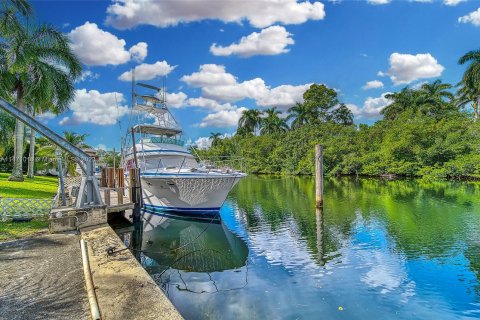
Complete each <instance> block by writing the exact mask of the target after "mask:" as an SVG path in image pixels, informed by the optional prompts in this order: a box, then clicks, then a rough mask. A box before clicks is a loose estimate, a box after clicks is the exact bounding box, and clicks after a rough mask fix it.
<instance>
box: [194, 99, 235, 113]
mask: <svg viewBox="0 0 480 320" xmlns="http://www.w3.org/2000/svg"><path fill="white" fill-rule="evenodd" d="M187 103H188V105H189V106H190V107H198V108H203V109H207V110H213V111H221V110H233V109H235V108H236V107H235V106H234V105H231V104H230V103H223V104H221V103H219V102H218V101H215V100H212V99H208V98H204V97H199V98H190V99H188V102H187Z"/></svg>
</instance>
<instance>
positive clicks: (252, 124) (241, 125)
mask: <svg viewBox="0 0 480 320" xmlns="http://www.w3.org/2000/svg"><path fill="white" fill-rule="evenodd" d="M261 115H262V112H261V111H260V110H257V109H250V110H245V111H243V112H242V116H241V117H240V119H239V120H238V129H239V131H241V132H242V133H253V134H255V133H256V132H257V129H258V128H259V127H260V124H261V123H262V117H261Z"/></svg>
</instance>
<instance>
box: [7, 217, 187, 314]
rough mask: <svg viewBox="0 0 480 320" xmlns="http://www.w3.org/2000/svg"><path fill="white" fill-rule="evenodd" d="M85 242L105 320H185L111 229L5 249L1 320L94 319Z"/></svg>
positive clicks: (15, 244)
mask: <svg viewBox="0 0 480 320" xmlns="http://www.w3.org/2000/svg"><path fill="white" fill-rule="evenodd" d="M81 238H83V239H84V240H85V241H86V243H87V249H88V254H89V259H90V270H91V274H92V278H93V285H94V288H95V293H96V297H97V301H98V305H99V309H100V314H101V318H102V319H103V320H108V319H131V320H135V319H139V320H140V319H142V320H143V319H168V320H176V319H182V317H181V315H180V314H179V313H178V311H177V310H176V309H175V307H174V306H173V305H172V303H171V302H170V300H168V298H167V297H166V295H165V294H164V293H163V292H162V290H161V289H160V288H159V287H158V286H157V284H156V283H155V282H154V281H153V279H152V278H151V277H150V275H149V274H148V273H147V272H146V271H145V270H144V269H143V268H142V266H141V265H140V263H139V262H138V261H137V260H136V259H135V257H134V256H133V255H132V253H131V252H130V251H129V250H125V249H126V247H125V245H124V244H123V242H122V241H121V240H120V238H119V237H118V236H117V234H116V233H115V232H114V231H113V229H112V228H111V227H110V226H109V225H107V224H105V225H102V226H96V227H91V228H89V229H83V230H81V235H77V234H75V233H63V234H47V235H40V236H35V237H32V238H28V239H22V240H16V241H11V242H5V243H0V319H9V320H12V319H82V320H83V319H90V306H89V303H88V298H87V293H86V289H85V277H84V274H83V268H82V257H81V250H80V244H79V242H80V239H81ZM108 248H115V251H117V250H121V251H120V252H117V253H114V254H113V255H109V254H108V253H107V249H108ZM122 249H123V250H122Z"/></svg>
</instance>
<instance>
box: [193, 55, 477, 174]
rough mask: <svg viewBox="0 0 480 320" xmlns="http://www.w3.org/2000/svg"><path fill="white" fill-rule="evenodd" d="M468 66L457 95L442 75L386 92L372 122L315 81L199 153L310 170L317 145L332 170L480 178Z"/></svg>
mask: <svg viewBox="0 0 480 320" xmlns="http://www.w3.org/2000/svg"><path fill="white" fill-rule="evenodd" d="M472 55H473V54H472V53H468V54H467V55H466V56H472ZM474 57H475V59H476V60H474V62H472V65H475V64H480V53H478V54H477V55H474ZM463 59H464V58H463V57H462V59H461V60H460V62H463V61H464V60H463ZM469 69H470V67H469V68H468V69H467V72H466V73H465V76H464V79H463V80H462V82H461V83H460V84H459V86H458V90H457V93H456V95H454V94H453V93H452V91H453V87H452V85H450V84H446V83H442V82H441V81H440V80H436V81H434V82H432V83H425V84H423V85H422V86H421V87H419V88H409V87H405V88H403V89H402V90H400V91H398V92H394V93H389V94H386V95H385V98H386V99H389V103H388V104H387V106H386V107H385V108H383V110H382V111H381V114H382V115H383V119H381V120H379V121H377V122H375V123H374V124H373V125H366V124H359V125H355V124H353V114H352V112H351V111H350V110H349V109H348V108H347V107H346V106H345V105H344V104H342V103H341V102H340V101H339V100H338V97H337V93H336V92H335V90H333V89H331V88H328V87H326V86H325V85H316V84H314V85H312V86H311V87H310V89H308V90H307V91H306V92H305V93H304V102H303V103H297V104H296V105H295V106H294V107H292V108H290V109H289V111H288V113H287V115H286V117H284V118H281V116H280V114H279V112H276V110H275V109H269V110H267V111H266V112H265V113H262V112H260V111H259V110H247V111H245V112H244V113H243V115H242V117H241V118H240V121H239V128H238V130H237V133H236V134H235V135H234V136H232V137H226V138H223V139H220V138H219V136H218V135H215V136H214V135H213V134H212V142H214V143H212V146H211V147H210V148H209V149H208V150H198V152H199V154H200V156H201V157H202V156H203V157H230V156H236V157H243V158H244V159H245V164H246V167H247V169H248V171H249V172H251V173H258V174H293V175H310V174H312V173H313V171H314V161H313V158H314V146H315V144H322V145H323V146H324V148H325V151H324V165H325V172H326V173H328V174H330V175H365V176H382V175H393V176H406V177H422V178H424V179H446V178H449V179H478V178H480V154H479V151H480V149H479V143H480V127H479V123H478V122H477V121H476V120H477V118H478V107H477V99H478V97H479V96H480V89H476V88H477V87H479V88H480V86H479V85H473V84H470V82H471V81H474V80H471V79H470V78H468V77H469ZM478 79H480V75H478ZM477 83H480V80H478V81H477ZM274 118H275V119H274ZM287 124H289V126H287Z"/></svg>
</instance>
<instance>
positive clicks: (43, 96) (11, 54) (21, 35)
mask: <svg viewBox="0 0 480 320" xmlns="http://www.w3.org/2000/svg"><path fill="white" fill-rule="evenodd" d="M0 36H1V37H2V39H0V76H1V78H2V84H1V85H2V86H3V87H4V88H3V90H1V91H9V92H11V93H12V94H14V95H15V96H16V107H17V108H18V109H20V110H21V111H25V106H26V102H34V104H38V105H47V104H52V103H54V104H55V106H57V107H58V108H59V109H65V108H67V106H68V104H69V103H70V102H71V101H72V99H73V98H74V95H75V90H74V87H73V82H74V80H75V78H77V77H78V76H80V74H81V70H82V66H81V63H80V61H79V60H78V59H77V57H76V56H75V55H74V54H73V52H72V51H71V49H70V47H69V40H68V38H67V36H66V35H64V34H63V33H61V32H60V31H58V30H56V29H55V28H54V27H52V26H49V25H40V26H35V25H28V24H22V23H21V22H20V21H19V20H18V18H17V16H16V15H15V13H14V12H13V11H8V12H6V13H5V14H4V15H3V16H2V17H0ZM23 143H24V125H23V123H22V122H21V121H18V120H17V123H16V126H15V148H14V164H13V171H12V175H11V176H10V177H9V179H10V180H15V181H23V174H22V161H21V160H22V159H21V158H22V154H23Z"/></svg>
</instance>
